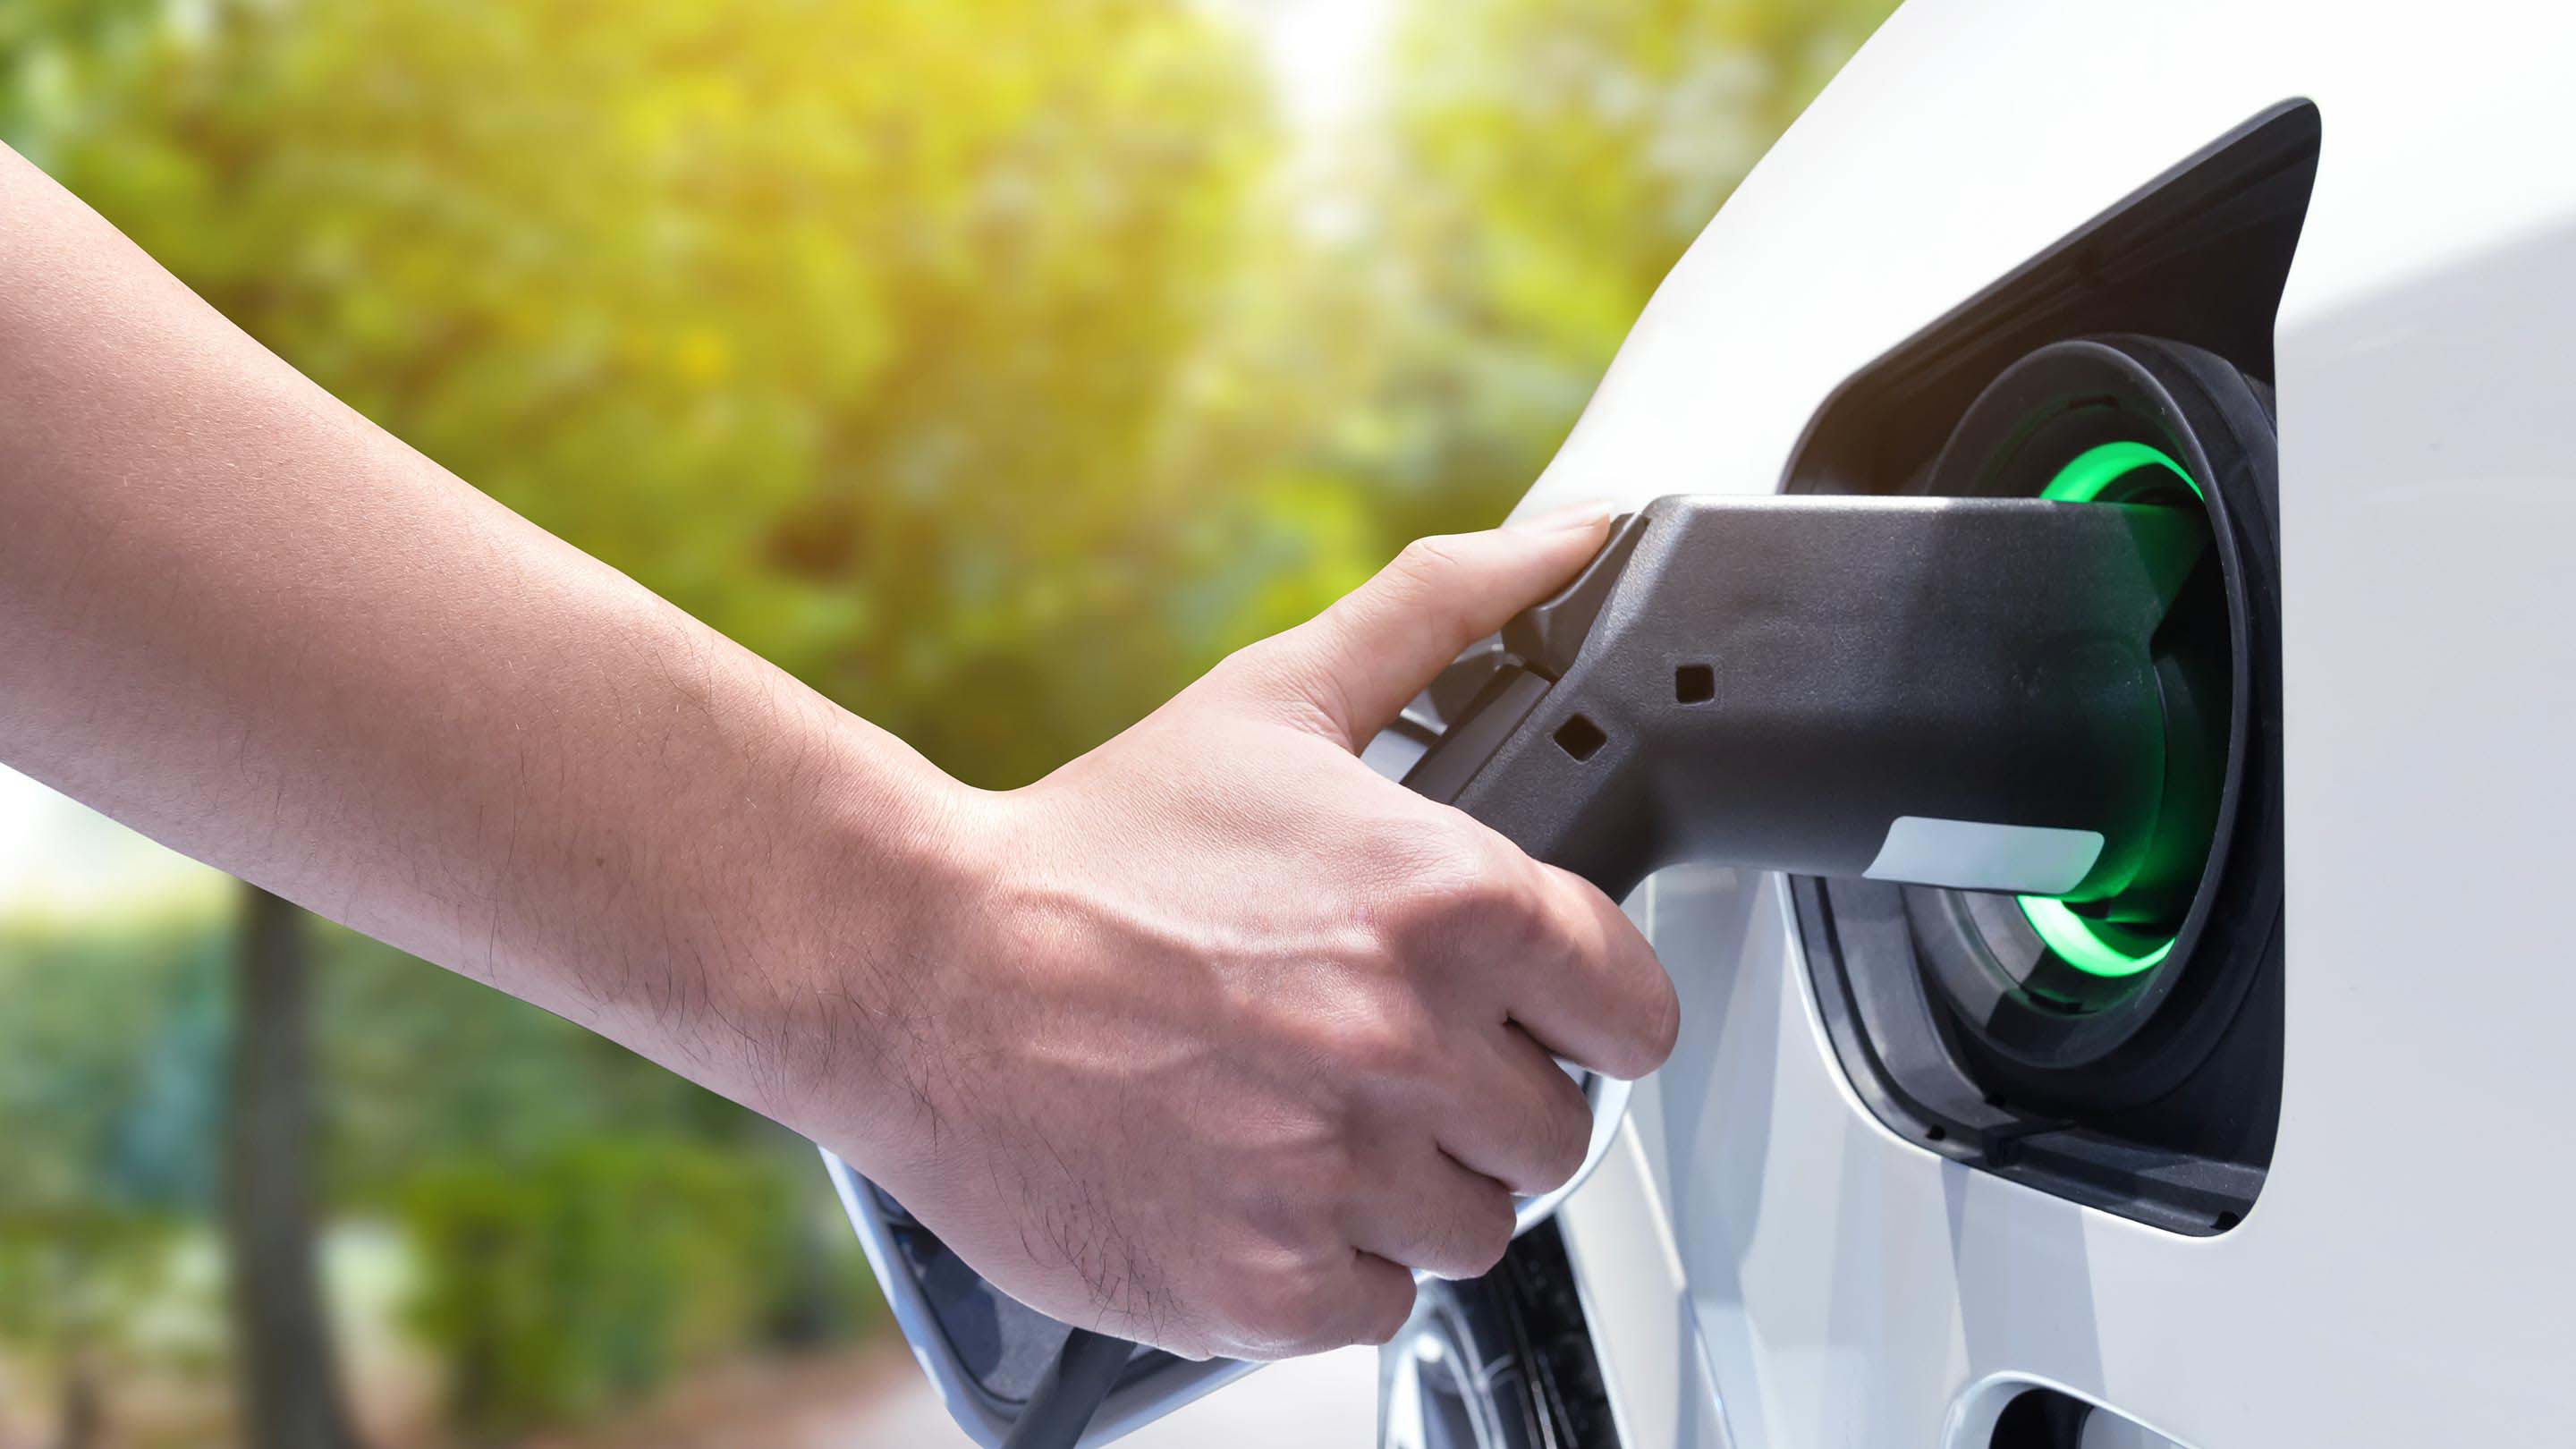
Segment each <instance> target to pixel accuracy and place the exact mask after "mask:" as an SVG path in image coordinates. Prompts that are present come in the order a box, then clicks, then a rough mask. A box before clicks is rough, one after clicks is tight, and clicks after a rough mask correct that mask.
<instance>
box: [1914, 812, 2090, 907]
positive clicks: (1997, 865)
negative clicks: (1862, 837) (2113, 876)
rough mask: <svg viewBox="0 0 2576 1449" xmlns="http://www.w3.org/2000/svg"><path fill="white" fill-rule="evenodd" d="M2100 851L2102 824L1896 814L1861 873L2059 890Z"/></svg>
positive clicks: (2078, 877) (2049, 892) (2079, 877)
mask: <svg viewBox="0 0 2576 1449" xmlns="http://www.w3.org/2000/svg"><path fill="white" fill-rule="evenodd" d="M2101 858H2102V832H2100V831H2098V830H2060V829H2057V828H2056V827H2054V826H2047V825H1996V824H1993V823H1991V822H1989V821H1984V820H1935V819H1933V818H1932V817H1930V816H1928V815H1899V816H1897V817H1896V822H1895V823H1894V824H1892V825H1890V826H1888V827H1887V843H1886V844H1884V845H1881V846H1880V847H1879V848H1878V859H1876V860H1873V861H1871V862H1870V863H1869V869H1868V870H1867V871H1864V872H1863V874H1865V875H1867V876H1868V877H1869V878H1870V879H1871V880H1893V881H1903V882H1905V883H1906V884H1908V885H1930V886H1949V887H1951V888H1952V889H1954V890H1963V891H2016V892H2019V893H2020V894H2022V895H2031V896H2057V895H2064V894H2065V893H2067V892H2068V891H2071V890H2073V889H2075V887H2076V886H2078V885H2080V884H2082V883H2083V880H2084V877H2085V874H2086V873H2087V872H2089V871H2091V870H2092V869H2093V862H2095V861H2097V860H2099V859H2101Z"/></svg>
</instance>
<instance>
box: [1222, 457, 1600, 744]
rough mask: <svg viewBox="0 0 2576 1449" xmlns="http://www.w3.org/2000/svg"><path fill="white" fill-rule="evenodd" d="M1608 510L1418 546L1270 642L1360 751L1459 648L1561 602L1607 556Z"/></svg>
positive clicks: (1311, 699) (1310, 699) (1299, 685)
mask: <svg viewBox="0 0 2576 1449" xmlns="http://www.w3.org/2000/svg"><path fill="white" fill-rule="evenodd" d="M1609 517H1610V514H1609V510H1608V508H1607V507H1585V508H1578V509H1573V510H1569V511H1567V512H1564V513H1559V514H1548V515H1542V516H1541V517H1539V518H1536V519H1532V520H1530V521H1528V522H1527V523H1520V524H1513V525H1510V526H1508V527H1504V528H1498V529H1492V530H1489V531H1487V532H1484V533H1460V534H1451V535H1449V536H1446V537H1442V538H1425V539H1418V540H1416V541H1414V542H1413V543H1411V544H1408V545H1406V547H1405V550H1404V552H1403V553H1401V554H1399V555H1397V557H1396V560H1395V562H1393V563H1391V564H1388V565H1387V566H1386V567H1385V568H1383V569H1381V570H1379V571H1378V574H1377V576H1376V577H1375V578H1372V579H1370V580H1369V581H1368V582H1367V583H1365V584H1362V585H1361V586H1360V587H1359V588H1357V589H1355V590H1353V591H1352V592H1351V593H1349V594H1348V595H1346V596H1344V597H1343V598H1342V599H1341V600H1339V601H1338V602H1336V603H1335V604H1334V605H1333V606H1332V607H1331V608H1329V609H1326V610H1325V611H1324V612H1323V613H1322V614H1320V615H1318V616H1317V617H1316V618H1314V619H1313V620H1311V621H1309V622H1307V623H1305V624H1302V625H1300V626H1298V627H1297V628H1295V629H1292V630H1290V631H1288V632H1287V633H1286V634H1283V635H1281V636H1279V638H1278V639H1277V640H1275V641H1273V644H1274V646H1275V647H1277V648H1278V649H1280V650H1282V651H1284V652H1285V653H1286V655H1287V656H1288V657H1289V658H1290V659H1291V660H1292V661H1293V662H1294V665H1295V667H1294V668H1292V669H1291V670H1290V671H1289V677H1290V679H1291V681H1292V687H1294V688H1296V689H1299V690H1301V691H1302V692H1303V693H1304V694H1305V695H1306V696H1307V698H1306V701H1305V702H1306V703H1309V704H1311V705H1312V706H1314V709H1315V711H1316V712H1317V714H1318V715H1320V716H1321V717H1322V718H1323V719H1324V720H1325V721H1326V722H1327V723H1328V725H1329V727H1330V728H1331V729H1332V730H1333V732H1334V733H1335V734H1336V736H1337V737H1338V738H1339V739H1340V740H1341V741H1342V743H1344V744H1345V745H1347V746H1349V747H1350V748H1352V749H1357V748H1359V747H1360V746H1361V745H1362V744H1365V743H1366V742H1367V741H1368V738H1369V736H1371V735H1373V734H1375V733H1377V731H1378V730H1379V729H1380V728H1381V727H1383V726H1384V725H1385V724H1386V723H1387V722H1388V721H1389V720H1392V719H1394V718H1395V716H1396V714H1397V712H1398V711H1400V710H1402V709H1403V708H1404V706H1405V703H1406V701H1408V700H1410V699H1412V698H1413V696H1415V695H1416V694H1419V693H1421V692H1422V689H1423V686H1425V685H1427V684H1429V683H1430V682H1431V679H1432V676H1434V675H1436V674H1438V673H1439V672H1440V671H1441V670H1442V669H1444V668H1446V667H1447V666H1448V664H1449V661H1451V660H1452V659H1455V658H1456V657H1457V656H1458V653H1459V651H1460V650H1463V649H1465V648H1466V647H1467V646H1468V645H1470V644H1472V643H1474V642H1476V641H1477V640H1478V639H1481V638H1483V637H1485V636H1486V635H1488V634H1491V633H1493V632H1494V631H1495V630H1497V629H1499V628H1501V627H1503V624H1504V622H1505V621H1506V620H1508V619H1510V618H1511V617H1512V615H1514V614H1517V613H1519V612H1520V611H1521V610H1523V609H1525V608H1527V607H1529V606H1530V605H1532V604H1535V603H1537V602H1539V601H1540V600H1542V599H1545V598H1546V597H1547V596H1548V595H1549V594H1551V593H1553V592H1555V591H1556V590H1557V589H1558V588H1559V587H1561V586H1562V585H1563V584H1564V583H1565V581H1566V580H1568V579H1570V578H1572V577H1573V576H1574V574H1575V572H1576V571H1577V570H1579V569H1581V568H1582V567H1583V565H1584V563H1585V562H1586V561H1587V560H1589V559H1590V558H1591V557H1592V555H1593V554H1594V553H1596V552H1598V551H1599V549H1600V547H1601V542H1602V539H1603V538H1604V537H1605V536H1606V535H1607V533H1608V530H1609Z"/></svg>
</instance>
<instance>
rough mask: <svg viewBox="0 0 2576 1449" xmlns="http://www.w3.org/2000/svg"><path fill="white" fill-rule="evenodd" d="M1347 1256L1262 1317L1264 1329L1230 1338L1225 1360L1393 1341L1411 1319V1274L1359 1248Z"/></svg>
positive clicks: (1267, 1357) (1292, 1355) (1291, 1355)
mask: <svg viewBox="0 0 2576 1449" xmlns="http://www.w3.org/2000/svg"><path fill="white" fill-rule="evenodd" d="M1349 1253H1350V1256H1349V1257H1348V1258H1347V1259H1345V1260H1344V1262H1343V1265H1342V1266H1341V1267H1339V1268H1337V1269H1336V1270H1334V1271H1332V1272H1329V1273H1325V1274H1321V1275H1319V1276H1316V1277H1314V1278H1311V1279H1309V1280H1308V1281H1307V1282H1306V1283H1305V1284H1304V1285H1302V1286H1301V1287H1300V1289H1299V1290H1298V1291H1297V1292H1296V1293H1295V1294H1294V1295H1293V1300H1292V1302H1291V1303H1290V1304H1288V1305H1287V1306H1286V1307H1285V1308H1284V1309H1283V1310H1281V1311H1276V1312H1270V1313H1265V1314H1263V1315H1261V1316H1262V1318H1263V1319H1264V1320H1265V1321H1266V1323H1267V1324H1268V1327H1267V1328H1266V1329H1264V1330H1261V1331H1256V1332H1253V1333H1250V1334H1248V1335H1239V1336H1235V1337H1231V1338H1229V1339H1228V1340H1227V1341H1226V1342H1225V1343H1224V1345H1223V1351H1224V1353H1225V1356H1226V1357H1228V1358H1240V1359H1253V1360H1263V1361H1266V1360H1272V1359H1283V1358H1296V1357H1299V1356H1301V1355H1304V1354H1310V1353H1324V1352H1327V1351H1329V1350H1332V1349H1336V1348H1343V1347H1347V1346H1348V1345H1351V1344H1355V1343H1384V1342H1386V1341H1387V1340H1388V1339H1390V1338H1393V1337H1395V1335H1396V1330H1398V1329H1400V1328H1402V1327H1404V1320H1406V1319H1407V1318H1410V1317H1412V1316H1413V1270H1412V1269H1410V1268H1408V1267H1406V1266H1404V1265H1403V1264H1401V1263H1398V1262H1396V1261H1394V1260H1393V1259H1390V1258H1387V1257H1385V1256H1383V1255H1382V1254H1378V1253H1375V1252H1371V1251H1369V1250H1367V1249H1364V1248H1353V1249H1350V1250H1349Z"/></svg>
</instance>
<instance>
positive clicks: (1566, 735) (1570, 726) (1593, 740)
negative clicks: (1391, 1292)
mask: <svg viewBox="0 0 2576 1449" xmlns="http://www.w3.org/2000/svg"><path fill="white" fill-rule="evenodd" d="M1608 743H1610V737H1609V736H1608V735H1606V734H1603V733H1602V732H1601V726H1599V725H1597V724H1594V723H1593V722H1592V721H1590V720H1588V719H1585V718H1584V717H1583V716H1581V715H1579V714H1578V715H1575V716H1574V717H1572V718H1571V719H1568V720H1567V721H1566V722H1565V723H1563V724H1561V725H1558V726H1557V727H1556V744H1557V748H1559V749H1561V750H1563V751H1565V752H1566V753H1567V754H1569V755H1572V756H1573V757H1574V758H1576V759H1578V760H1588V759H1591V758H1592V757H1593V756H1594V755H1596V754H1599V753H1600V752H1601V747H1602V746H1603V745H1606V744H1608Z"/></svg>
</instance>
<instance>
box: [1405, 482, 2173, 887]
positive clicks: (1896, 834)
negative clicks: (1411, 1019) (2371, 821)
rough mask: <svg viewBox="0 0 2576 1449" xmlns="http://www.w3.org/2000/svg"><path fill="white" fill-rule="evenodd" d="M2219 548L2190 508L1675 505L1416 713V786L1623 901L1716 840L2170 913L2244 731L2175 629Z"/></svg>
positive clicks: (1739, 500) (1768, 500)
mask: <svg viewBox="0 0 2576 1449" xmlns="http://www.w3.org/2000/svg"><path fill="white" fill-rule="evenodd" d="M2207 545H2208V522H2207V519H2206V518H2205V517H2204V516H2203V515H2202V514H2201V513H2200V512H2199V511H2198V510H2196V509H2188V508H2170V507H2161V506H2149V505H2128V504H2117V503H2099V502H2080V503H2079V502H2061V501H2054V500H2046V499H2035V498H1910V497H1909V498H1888V497H1857V496H1854V497H1769V496H1765V497H1751V498H1745V497H1721V496H1673V497H1667V498H1663V499H1659V500H1657V501H1656V502H1654V503H1653V504H1651V505H1649V506H1648V507H1647V508H1646V509H1645V510H1644V511H1643V512H1641V513H1637V514H1633V515H1630V516H1628V517H1626V518H1623V519H1622V520H1620V521H1619V522H1618V523H1617V524H1616V525H1614V527H1613V530H1612V533H1611V537H1610V540H1609V542H1608V543H1607V544H1606V545H1605V546H1604V547H1603V548H1602V550H1601V552H1600V553H1599V554H1598V555H1597V556H1596V557H1595V558H1594V559H1593V560H1592V562H1591V563H1590V564H1589V565H1588V566H1587V567H1586V568H1585V569H1584V571H1583V572H1582V573H1581V574H1580V575H1578V576H1577V577H1576V578H1575V580H1574V581H1573V582H1572V583H1570V584H1568V585H1567V586H1566V587H1565V588H1564V589H1563V590H1561V591H1560V592H1559V593H1558V594H1557V595H1556V596H1555V597H1553V598H1551V599H1548V600H1547V601H1545V602H1544V603H1541V604H1539V605H1537V606H1536V607H1534V608H1532V609H1530V610H1528V611H1527V612H1525V613H1524V614H1522V615H1521V616H1520V617H1518V618H1516V619H1514V620H1513V621H1512V622H1511V624H1509V625H1508V626H1506V627H1505V629H1504V630H1503V631H1502V633H1501V635H1500V637H1499V639H1498V640H1497V641H1493V642H1492V643H1490V644H1489V645H1488V646H1487V647H1485V648H1483V649H1481V650H1479V651H1471V653H1470V654H1469V655H1468V656H1466V657H1464V658H1462V660H1461V661H1460V663H1459V664H1458V665H1456V666H1453V674H1456V673H1459V672H1464V673H1465V674H1467V675H1469V676H1471V677H1470V678H1467V679H1464V680H1462V679H1460V678H1456V677H1453V678H1451V679H1448V680H1446V681H1444V687H1443V688H1440V689H1435V690H1434V691H1433V692H1432V695H1430V696H1426V700H1424V701H1417V703H1416V708H1415V709H1413V710H1409V711H1408V712H1407V717H1406V719H1405V720H1403V721H1402V722H1400V723H1399V725H1398V726H1397V727H1396V728H1397V731H1398V732H1399V733H1409V734H1410V735H1411V736H1412V737H1413V738H1414V739H1415V741H1416V742H1417V743H1418V744H1419V745H1420V746H1422V753H1421V755H1420V757H1419V758H1418V759H1416V760H1415V761H1414V762H1413V764H1412V765H1411V767H1410V769H1408V770H1406V771H1405V773H1404V776H1403V779H1404V783H1405V784H1406V785H1408V786H1410V787H1411V788H1413V789H1415V790H1418V791H1420V792H1422V793H1423V794H1425V795H1429V796H1431V797H1432V798H1434V799H1438V800H1443V801H1446V802H1448V803H1451V804H1454V805H1456V806H1458V807H1459V808H1461V809H1463V810H1465V811H1466V812H1467V813H1469V814H1470V815H1473V816H1475V817H1476V818H1477V819H1478V820H1481V821H1483V822H1484V823H1486V824H1487V825H1490V826H1492V827H1494V828H1495V829H1496V830H1498V831H1500V832H1502V833H1503V834H1504V835H1505V836H1507V837H1509V838H1510V839H1511V840H1512V841H1513V842H1514V843H1516V844H1518V845H1519V846H1521V847H1522V848H1523V849H1524V850H1526V851H1528V852H1529V853H1530V854H1531V855H1533V856H1535V857H1537V858H1539V859H1541V860H1545V861H1548V862H1550V863H1552V864H1555V865H1559V866H1563V867H1565V868H1566V869H1568V870H1571V871H1573V872H1575V873H1576V874H1578V875H1581V876H1584V877H1585V878H1587V879H1589V880H1591V881H1592V882H1593V883H1594V884H1596V885H1598V886H1600V887H1601V888H1602V889H1603V890H1604V891H1605V892H1607V893H1608V894H1609V895H1611V896H1612V897H1613V898H1617V897H1620V896H1623V895H1625V894H1626V893H1627V892H1628V891H1629V890H1630V889H1632V888H1633V887H1634V886H1635V885H1636V884H1637V883H1638V882H1639V881H1640V880H1642V879H1643V878H1644V877H1645V876H1646V875H1647V874H1648V873H1650V872H1651V871H1653V870H1655V869H1656V868H1658V867H1661V866H1664V865H1668V864H1673V863H1677V862H1680V861H1685V860H1697V861H1714V862H1721V863H1725V864H1729V865H1735V866H1742V867H1748V868H1760V869H1768V870H1778V871H1786V872H1790V873H1794V874H1799V875H1817V876H1845V877H1851V876H1859V877H1868V878H1873V879H1880V880H1892V881H1901V882H1905V883H1909V884H1918V885H1934V886H1948V887H1954V888H1959V889H1967V890H1979V891H1999V892H2012V893H2016V894H2021V895H2025V896H2037V897H2043V898H2052V899H2056V900H2060V901H2065V902H2070V903H2077V904H2079V905H2085V904H2087V903H2092V904H2091V908H2092V909H2097V910H2098V909H2143V910H2153V909H2157V908H2158V903H2162V902H2170V901H2173V900H2175V899H2188V897H2189V895H2190V893H2191V891H2192V889H2193V886H2194V882H2195V881H2196V879H2197V876H2198V873H2199V870H2200V867H2201V863H2202V860H2203V858H2204V857H2205V854H2206V849H2207V844H2208V838H2209V813H2208V810H2207V809H2206V808H2205V807H2204V806H2203V805H2202V804H2201V802H2200V801H2199V800H2198V799H2197V798H2196V797H2197V796H2198V795H2199V794H2200V793H2201V792H2200V791H2198V790H2196V789H2191V788H2181V787H2185V786H2189V785H2191V784H2193V783H2194V782H2198V781H2201V780H2205V779H2208V778H2210V767H2209V765H2208V761H2209V759H2210V758H2211V757H2212V755H2213V754H2214V753H2216V752H2221V751H2223V750H2224V738H2223V735H2214V734H2213V730H2214V729H2217V730H2223V719H2213V718H2212V717H2211V712H2210V711H2207V710H2204V709H2202V708H2199V707H2197V706H2196V705H2195V702H2194V700H2193V698H2192V681H2191V680H2190V678H2189V677H2188V676H2187V675H2186V674H2184V673H2183V672H2181V671H2178V670H2176V669H2173V668H2172V667H2170V666H2169V664H2168V663H2167V662H2164V661H2162V660H2161V659H2160V652H2159V650H2158V648H2157V645H2156V633H2157V629H2158V626H2159V625H2160V624H2162V623H2163V622H2164V619H2165V616H2166V613H2167V610H2168V608H2169V607H2170V606H2171V605H2172V603H2173V601H2174V599H2175V596H2176V594H2177V592H2178V591H2179V590H2180V588H2181V586H2182V584H2183V581H2184V579H2185V578H2186V577H2187V576H2188V575H2189V574H2190V572H2191V570H2192V567H2193V565H2194V564H2195V562H2196V561H2197V560H2198V559H2199V557H2200V555H2201V553H2202V551H2203V550H2204V549H2205V548H2206V547H2207ZM1469 684H1473V685H1474V689H1473V695H1472V698H1471V699H1470V700H1469V701H1468V703H1467V704H1466V705H1465V707H1464V708H1463V709H1460V710H1458V711H1457V712H1456V713H1455V716H1454V717H1453V718H1448V719H1440V718H1437V717H1436V710H1435V709H1433V708H1430V707H1427V701H1428V700H1429V699H1430V698H1434V697H1437V696H1438V695H1439V694H1442V693H1446V694H1448V695H1450V696H1451V697H1452V698H1455V697H1456V696H1457V695H1459V694H1461V693H1464V692H1465V691H1466V688H1467V686H1468V685H1469ZM2135 903H2146V904H2144V905H2142V906H2141V905H2136V904H2135Z"/></svg>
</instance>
